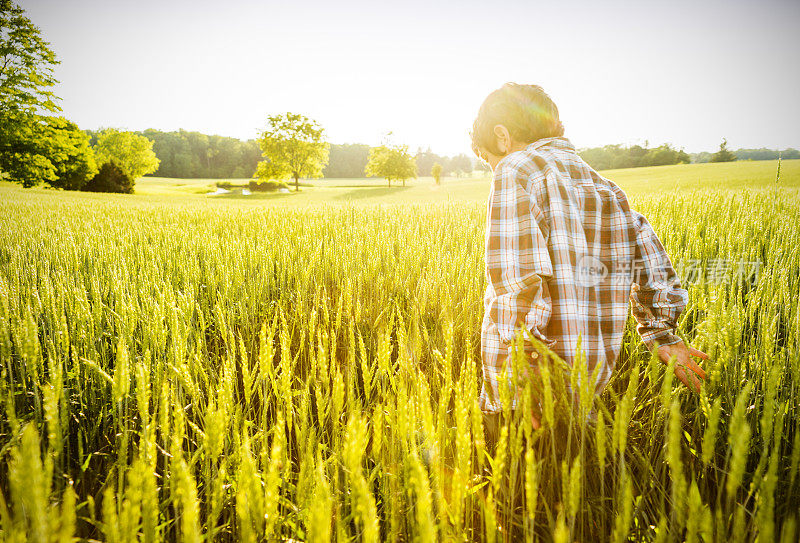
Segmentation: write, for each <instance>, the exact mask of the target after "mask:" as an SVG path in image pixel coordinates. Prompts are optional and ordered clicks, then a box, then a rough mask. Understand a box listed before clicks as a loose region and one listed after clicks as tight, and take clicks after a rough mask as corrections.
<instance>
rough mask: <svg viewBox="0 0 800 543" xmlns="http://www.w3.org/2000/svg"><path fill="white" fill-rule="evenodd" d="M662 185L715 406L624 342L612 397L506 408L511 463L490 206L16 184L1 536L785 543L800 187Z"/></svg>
mask: <svg viewBox="0 0 800 543" xmlns="http://www.w3.org/2000/svg"><path fill="white" fill-rule="evenodd" d="M792 167H793V168H794V166H792ZM772 177H773V179H774V174H773V176H772ZM709 184H711V182H709ZM623 187H624V185H623ZM644 192H646V191H643V193H642V194H640V195H636V196H634V197H633V198H632V205H633V207H634V208H635V209H637V210H639V211H641V212H642V213H644V214H645V215H646V216H647V217H648V218H649V220H650V222H651V223H652V224H653V226H654V228H655V230H656V232H657V233H658V234H659V237H660V238H661V239H662V241H663V242H664V245H665V246H666V247H667V249H668V251H669V252H670V254H671V255H672V257H673V262H676V267H678V268H679V270H680V271H681V272H682V273H684V274H686V273H687V271H688V269H689V268H690V267H691V268H692V269H694V270H695V271H696V270H700V273H695V274H693V275H691V276H689V275H686V277H687V282H686V287H687V289H688V290H689V294H690V303H689V306H688V307H687V309H686V311H685V312H684V314H683V315H682V317H681V329H682V333H683V334H684V335H685V337H686V338H687V341H689V342H690V343H691V344H692V345H694V346H696V347H697V348H699V349H702V350H704V351H706V352H708V353H709V354H710V355H711V360H710V361H709V362H707V363H706V364H705V367H706V369H707V371H708V374H709V377H708V380H707V384H706V386H705V387H704V390H703V391H702V393H701V394H699V395H696V394H692V393H691V392H689V391H688V390H687V389H686V388H685V387H683V386H682V385H681V384H680V383H678V382H677V380H674V379H673V376H672V373H671V371H670V369H669V368H667V367H665V366H664V365H663V364H661V363H660V362H658V361H657V360H655V359H654V358H653V357H651V356H650V354H649V353H647V351H646V350H645V348H644V346H643V345H642V344H641V342H640V341H639V338H638V336H637V335H636V332H635V330H634V326H633V324H634V323H633V321H632V320H631V321H629V323H628V328H627V331H626V335H625V341H624V345H623V349H622V356H621V358H620V360H619V362H618V365H617V370H616V371H615V376H614V378H613V380H612V383H611V384H610V385H609V386H608V387H607V388H606V389H605V390H604V392H603V393H602V394H601V395H599V396H598V397H596V398H593V396H592V394H591V391H587V390H584V389H581V387H577V386H575V384H576V383H577V382H578V381H579V378H580V371H575V372H566V371H565V368H564V367H563V365H562V364H560V363H559V361H558V360H556V359H553V358H552V357H546V361H545V362H543V364H542V368H543V371H542V376H541V378H537V379H536V380H535V381H526V382H524V385H523V387H524V388H523V396H522V402H523V405H528V402H530V399H531V395H532V394H538V395H540V396H541V397H542V398H543V401H544V420H543V426H542V428H541V429H540V430H533V429H532V428H531V425H530V422H529V420H528V419H527V418H525V417H520V416H518V415H514V416H513V417H511V419H510V421H509V423H508V424H507V425H506V426H505V427H504V428H503V430H502V432H501V435H500V440H499V444H498V446H497V449H496V451H495V452H494V453H493V454H488V453H487V451H486V444H485V442H484V432H483V428H482V416H481V413H480V411H479V409H478V404H477V397H478V392H479V390H480V325H481V321H482V317H483V306H482V295H483V291H484V287H485V279H484V275H483V251H484V226H485V225H484V219H485V201H483V200H480V201H476V202H458V203H447V202H442V203H434V204H430V205H416V204H413V205H412V204H407V205H403V206H357V207H356V206H352V205H349V204H348V205H345V204H342V205H329V204H325V205H319V206H313V207H308V208H299V209H284V208H281V207H279V206H269V207H263V206H254V205H242V206H236V205H228V204H226V205H213V206H212V205H205V204H203V205H201V204H198V203H195V202H194V201H193V200H185V201H184V200H181V201H180V202H177V203H174V204H166V203H164V201H162V200H152V201H151V200H148V199H147V198H144V197H136V196H133V197H103V196H90V195H65V194H62V193H57V192H55V191H38V192H23V191H22V190H8V191H6V192H4V193H3V198H2V199H0V413H1V414H0V540H5V541H70V540H71V538H72V537H78V538H85V539H95V540H103V541H112V542H116V541H148V542H150V541H162V540H167V541H211V540H214V541H265V540H295V541H330V540H336V541H340V542H341V541H381V540H388V541H437V540H442V541H474V540H478V541H498V542H500V541H504V540H543V541H551V540H552V541H556V542H564V543H566V542H572V541H651V540H656V541H683V540H686V541H731V542H735V541H756V540H757V541H763V542H772V541H781V542H786V543H789V542H793V541H796V540H797V536H798V533H800V531H799V530H798V526H797V522H798V520H800V519H798V513H799V512H800V505H799V504H800V474H798V465H799V464H800V345H799V344H798V339H800V307H799V305H800V300H798V297H799V294H800V227H798V222H797V217H798V216H800V193H799V192H798V190H797V189H796V188H792V187H786V186H785V183H781V184H779V185H778V186H777V187H776V186H766V187H764V188H753V189H740V190H736V191H733V190H728V189H717V190H712V189H707V190H703V191H700V192H686V193H682V192H657V191H652V192H654V193H653V194H650V195H647V194H645V193H644ZM487 193H488V185H484V187H483V194H484V195H485V194H487ZM198 198H199V197H198ZM754 262H758V263H759V264H758V265H757V266H756V268H755V273H750V271H753V267H752V266H750V267H749V268H748V274H745V275H743V274H741V273H740V271H741V263H748V265H751V264H752V263H754ZM687 263H692V266H687V265H686V264H687ZM712 271H713V273H712ZM521 363H522V361H521V360H519V358H517V359H516V360H515V364H518V365H519V364H521ZM569 381H571V382H572V385H573V387H574V388H575V389H576V390H577V389H581V390H580V396H579V401H577V402H570V401H569V400H568V399H567V398H566V393H565V388H566V384H567V382H569ZM580 382H582V383H587V382H589V380H588V379H585V378H584V379H580ZM568 406H572V407H568ZM592 407H594V409H595V411H596V412H597V413H598V421H597V423H595V422H593V421H589V422H587V418H586V416H585V414H586V413H587V412H588V411H589V409H590V408H592Z"/></svg>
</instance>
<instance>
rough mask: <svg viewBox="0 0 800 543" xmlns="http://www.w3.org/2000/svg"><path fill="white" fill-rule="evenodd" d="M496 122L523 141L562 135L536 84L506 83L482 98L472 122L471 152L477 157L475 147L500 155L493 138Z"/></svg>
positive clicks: (552, 108)
mask: <svg viewBox="0 0 800 543" xmlns="http://www.w3.org/2000/svg"><path fill="white" fill-rule="evenodd" d="M498 124H502V125H503V126H505V127H506V128H508V132H509V134H511V137H512V138H514V139H515V140H517V141H520V142H524V143H533V142H534V141H536V140H538V139H542V138H550V137H556V136H563V135H564V125H562V124H561V121H560V120H559V118H558V108H557V107H556V105H555V104H554V103H553V101H552V100H551V99H550V97H549V96H547V93H545V92H544V90H542V87H540V86H539V85H520V84H518V83H506V84H505V85H503V86H502V87H500V88H499V89H497V90H496V91H494V92H492V93H491V94H490V95H489V96H487V97H486V100H484V101H483V104H481V108H480V109H479V110H478V116H477V117H476V118H475V123H474V124H473V125H472V151H473V152H474V153H475V154H476V155H477V156H479V157H481V155H480V153H479V151H478V148H479V147H483V148H484V149H486V150H488V151H490V152H491V153H493V154H495V155H500V154H501V153H500V151H499V150H498V149H497V147H496V146H495V137H494V127H495V125H498ZM481 158H483V157H481Z"/></svg>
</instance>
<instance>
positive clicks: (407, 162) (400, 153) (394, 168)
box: [364, 145, 417, 187]
mask: <svg viewBox="0 0 800 543" xmlns="http://www.w3.org/2000/svg"><path fill="white" fill-rule="evenodd" d="M364 173H365V174H366V175H367V177H384V178H386V180H387V181H388V182H389V186H390V187H391V186H392V181H393V180H394V181H402V182H403V186H404V187H405V186H406V179H416V178H417V164H416V160H415V159H414V157H413V156H411V155H410V154H409V152H408V146H407V145H381V146H379V147H373V148H372V149H370V151H369V160H368V161H367V166H366V168H365V169H364Z"/></svg>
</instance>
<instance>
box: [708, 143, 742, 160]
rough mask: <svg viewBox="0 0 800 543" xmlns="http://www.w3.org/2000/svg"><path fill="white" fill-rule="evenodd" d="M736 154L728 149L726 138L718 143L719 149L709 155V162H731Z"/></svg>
mask: <svg viewBox="0 0 800 543" xmlns="http://www.w3.org/2000/svg"><path fill="white" fill-rule="evenodd" d="M734 160H736V155H735V154H734V153H732V152H730V151H729V150H728V140H727V139H723V140H722V143H720V144H719V151H717V152H716V153H714V154H713V155H711V162H733V161H734Z"/></svg>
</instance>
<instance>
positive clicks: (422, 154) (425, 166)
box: [414, 147, 445, 176]
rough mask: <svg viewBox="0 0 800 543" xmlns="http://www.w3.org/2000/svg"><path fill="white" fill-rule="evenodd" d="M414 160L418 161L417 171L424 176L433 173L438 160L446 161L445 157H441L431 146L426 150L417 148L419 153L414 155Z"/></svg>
mask: <svg viewBox="0 0 800 543" xmlns="http://www.w3.org/2000/svg"><path fill="white" fill-rule="evenodd" d="M414 160H416V163H417V173H418V174H419V175H422V176H429V175H433V172H432V169H433V165H434V164H436V163H437V162H438V163H439V164H441V163H443V162H445V160H444V157H441V156H439V155H437V154H436V153H434V152H433V151H431V148H430V147H428V148H427V149H426V150H425V151H423V150H422V149H417V154H416V155H415V156H414Z"/></svg>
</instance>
